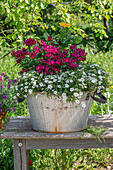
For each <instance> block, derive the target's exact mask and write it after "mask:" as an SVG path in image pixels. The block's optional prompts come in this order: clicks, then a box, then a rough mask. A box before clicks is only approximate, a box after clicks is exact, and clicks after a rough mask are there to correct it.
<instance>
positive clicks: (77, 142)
mask: <svg viewBox="0 0 113 170" xmlns="http://www.w3.org/2000/svg"><path fill="white" fill-rule="evenodd" d="M26 148H27V149H74V148H76V149H81V148H84V149H87V148H113V139H106V140H105V141H104V140H103V139H101V142H100V141H99V140H98V139H96V138H95V139H90V140H89V139H58V140H57V139H39V140H38V139H37V140H35V139H34V140H32V139H31V140H30V139H29V140H26Z"/></svg>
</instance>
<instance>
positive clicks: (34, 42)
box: [24, 38, 36, 46]
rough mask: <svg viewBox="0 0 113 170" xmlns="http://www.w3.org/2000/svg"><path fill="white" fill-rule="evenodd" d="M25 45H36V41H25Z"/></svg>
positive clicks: (31, 39)
mask: <svg viewBox="0 0 113 170" xmlns="http://www.w3.org/2000/svg"><path fill="white" fill-rule="evenodd" d="M24 44H26V46H29V45H30V46H32V45H35V44H36V41H35V40H34V39H33V38H29V39H27V40H26V41H24Z"/></svg>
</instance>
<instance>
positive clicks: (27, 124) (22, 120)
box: [0, 115, 113, 139]
mask: <svg viewBox="0 0 113 170" xmlns="http://www.w3.org/2000/svg"><path fill="white" fill-rule="evenodd" d="M88 126H92V127H101V128H105V129H106V131H105V132H104V134H103V136H104V138H113V115H103V116H101V115H92V116H89V120H88ZM83 134H84V131H81V132H75V133H61V134H55V133H42V132H37V131H35V130H33V129H32V125H31V119H30V117H11V118H10V119H9V120H8V122H7V125H6V127H5V130H4V132H3V134H1V136H0V138H13V139H18V138H21V139H43V138H44V139H45V138H46V139H68V138H70V139H79V138H82V139H92V138H95V137H94V136H93V135H91V134H84V135H83Z"/></svg>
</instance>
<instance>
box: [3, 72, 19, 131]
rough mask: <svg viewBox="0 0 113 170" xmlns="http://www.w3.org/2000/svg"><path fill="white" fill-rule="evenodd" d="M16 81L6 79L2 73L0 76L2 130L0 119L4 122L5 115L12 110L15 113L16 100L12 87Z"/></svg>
mask: <svg viewBox="0 0 113 170" xmlns="http://www.w3.org/2000/svg"><path fill="white" fill-rule="evenodd" d="M16 82H17V80H16V79H15V80H13V81H12V80H11V79H8V77H7V75H6V74H5V73H3V72H2V76H0V128H3V126H2V125H3V122H2V119H3V120H5V117H6V113H8V112H11V111H12V110H13V111H14V112H15V111H16V107H15V106H16V103H17V101H16V98H14V91H13V89H12V88H13V86H14V84H15V83H16Z"/></svg>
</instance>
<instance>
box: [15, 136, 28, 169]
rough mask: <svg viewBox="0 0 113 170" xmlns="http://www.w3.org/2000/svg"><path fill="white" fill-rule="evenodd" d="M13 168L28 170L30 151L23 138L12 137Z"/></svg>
mask: <svg viewBox="0 0 113 170" xmlns="http://www.w3.org/2000/svg"><path fill="white" fill-rule="evenodd" d="M13 153H14V170H30V151H29V150H26V140H25V139H13Z"/></svg>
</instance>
